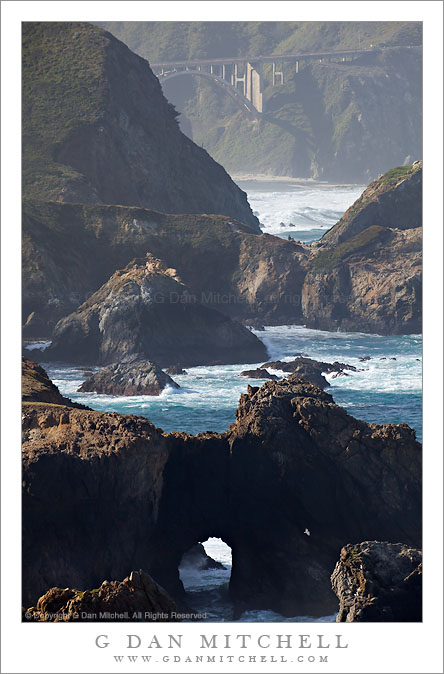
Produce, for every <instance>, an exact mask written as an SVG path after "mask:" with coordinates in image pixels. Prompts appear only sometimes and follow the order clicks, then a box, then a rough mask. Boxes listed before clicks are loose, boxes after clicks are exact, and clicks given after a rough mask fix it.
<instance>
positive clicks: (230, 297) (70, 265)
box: [23, 162, 422, 362]
mask: <svg viewBox="0 0 444 674" xmlns="http://www.w3.org/2000/svg"><path fill="white" fill-rule="evenodd" d="M404 169H405V170H404ZM421 175H422V171H421V162H419V163H417V164H416V165H413V166H412V167H401V169H400V170H399V171H398V170H396V171H395V172H394V173H393V172H388V174H385V176H382V177H380V178H379V179H378V181H376V183H374V184H373V185H372V186H371V190H370V192H371V194H370V196H369V197H368V199H367V197H366V198H365V199H363V198H361V199H359V200H358V201H357V202H356V204H354V205H353V206H352V207H351V208H350V209H349V210H348V211H347V213H346V214H345V215H344V218H343V219H342V220H340V221H339V223H338V224H337V225H335V226H334V227H333V228H332V229H331V230H330V231H329V232H328V233H327V234H326V235H325V236H324V237H323V239H322V240H321V241H320V242H318V243H316V244H312V245H311V246H307V245H304V244H301V243H297V242H294V241H285V240H283V239H280V238H278V237H275V236H271V235H268V234H254V233H252V232H251V231H249V230H248V227H246V226H245V225H243V224H242V223H240V222H236V221H234V220H231V219H230V218H227V217H223V216H204V215H202V216H194V215H193V216H192V215H189V216H187V215H184V216H179V215H164V214H161V213H155V212H153V211H147V210H145V209H140V208H126V207H119V206H81V205H75V204H56V203H52V204H51V203H47V204H44V203H38V202H30V201H25V204H24V215H23V232H24V237H23V246H24V248H23V268H24V275H23V278H24V284H23V322H24V326H25V327H24V334H25V335H26V336H28V337H31V336H34V337H37V336H38V337H44V336H46V337H50V336H51V333H52V330H53V328H54V326H55V324H56V323H57V321H58V320H60V319H61V318H63V317H66V316H67V315H68V314H70V313H71V312H73V311H76V310H77V309H78V308H79V306H80V305H81V304H82V303H83V302H85V300H86V301H88V299H89V298H90V296H91V295H92V294H93V293H95V292H97V290H98V289H99V288H100V287H101V286H102V285H103V284H106V283H107V282H108V281H109V279H110V277H111V276H112V275H113V274H114V273H115V272H116V271H117V270H119V269H120V270H121V269H123V268H124V267H125V266H126V265H128V264H129V263H130V262H131V261H132V260H133V259H134V258H136V257H140V255H141V252H142V251H143V252H144V254H145V253H150V254H151V255H153V256H154V257H156V258H158V259H160V260H161V261H162V262H163V264H164V266H165V268H167V269H168V268H171V269H175V270H176V271H177V274H178V275H179V276H180V278H181V280H182V282H183V283H184V284H185V285H186V287H187V289H188V292H189V293H190V294H191V295H193V296H194V297H195V299H196V301H197V302H198V303H200V304H202V305H207V306H208V307H210V308H213V309H216V310H217V311H219V312H221V313H223V314H225V315H227V316H229V317H230V318H232V319H236V320H238V321H241V322H242V323H244V324H245V325H251V324H253V325H254V324H258V325H259V324H261V325H262V324H267V325H279V324H296V325H302V324H305V325H307V326H309V327H314V328H320V329H326V330H336V329H341V330H360V331H364V332H376V333H379V334H408V333H418V332H420V331H421V311H422V298H421V287H422V228H421V227H420V224H421V221H420V218H419V212H418V208H417V207H416V208H413V206H411V204H412V203H416V201H417V200H418V199H419V196H418V195H419V191H420V187H421ZM390 176H391V177H390ZM369 189H370V188H369ZM364 194H365V193H364ZM402 200H405V201H406V203H407V204H410V206H411V207H409V208H408V210H407V212H406V211H405V210H403V209H402V208H400V207H399V203H400V201H402ZM409 213H410V214H411V215H409ZM399 214H401V215H402V218H401V215H399ZM404 216H405V218H404ZM373 217H375V218H377V221H378V222H380V223H383V224H371V225H369V226H368V223H369V222H372V218H373ZM418 218H419V219H418ZM402 222H404V226H403V225H402ZM384 223H387V224H384ZM418 223H419V224H418ZM152 357H154V356H152ZM258 360H260V359H258ZM178 362H180V357H179V358H178ZM250 362H251V361H250Z"/></svg>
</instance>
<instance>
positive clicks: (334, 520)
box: [23, 377, 421, 616]
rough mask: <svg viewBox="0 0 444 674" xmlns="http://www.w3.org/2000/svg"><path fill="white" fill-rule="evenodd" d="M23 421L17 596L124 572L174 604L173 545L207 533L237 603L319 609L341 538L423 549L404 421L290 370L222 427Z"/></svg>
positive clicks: (69, 418)
mask: <svg viewBox="0 0 444 674" xmlns="http://www.w3.org/2000/svg"><path fill="white" fill-rule="evenodd" d="M23 429H24V431H23V432H24V442H23V596H24V603H25V605H28V606H29V605H32V604H34V603H35V602H36V601H37V599H38V597H40V596H41V595H42V594H43V593H44V592H45V591H46V590H47V589H48V588H50V587H54V586H58V587H80V588H95V587H97V586H98V584H100V583H101V582H102V580H103V578H104V577H105V578H119V577H120V578H121V577H122V576H124V575H125V574H128V573H129V571H130V570H131V569H134V568H136V569H137V568H144V569H146V570H147V571H148V572H149V573H150V574H151V575H152V577H153V578H154V579H155V580H156V582H158V583H159V584H160V585H162V587H165V589H166V590H167V591H168V592H169V593H171V594H172V596H173V597H174V598H175V599H176V600H183V597H184V594H183V587H182V584H181V582H180V579H179V574H178V566H179V564H180V561H181V559H182V556H183V554H184V553H185V552H186V551H188V550H189V549H190V548H191V547H192V546H193V545H194V544H195V543H197V542H199V541H203V540H207V538H209V537H211V536H215V537H218V538H221V539H222V540H224V541H225V542H226V543H227V544H228V545H229V546H230V547H231V548H232V551H233V568H232V575H231V583H230V592H231V595H232V597H233V600H234V602H235V607H236V612H237V613H239V612H240V611H242V610H243V609H247V608H270V609H273V610H276V611H278V612H280V613H282V614H284V615H288V616H291V615H304V614H305V615H326V614H328V613H329V612H331V613H333V612H334V611H335V610H336V607H337V602H336V599H335V596H334V594H333V593H332V592H331V591H330V575H331V572H332V569H333V568H334V565H335V563H336V561H337V559H338V555H339V552H340V550H341V548H342V547H343V545H344V544H345V542H346V541H350V540H361V541H362V540H372V539H373V540H376V539H379V540H403V541H405V542H406V544H408V545H411V546H419V545H420V541H421V447H420V445H419V444H418V443H417V442H416V440H415V436H414V432H413V431H412V430H411V429H410V428H409V427H408V426H406V425H403V424H400V425H398V426H392V425H384V426H377V425H374V424H366V423H365V422H363V421H359V420H357V419H354V418H353V417H350V416H349V415H348V414H347V413H346V412H345V410H343V409H342V408H340V407H338V406H337V405H335V403H334V402H333V400H332V398H331V396H329V395H328V394H326V393H325V392H323V391H322V390H320V389H319V388H317V387H315V386H313V385H312V384H310V383H308V382H304V381H303V380H301V379H298V378H296V377H290V378H289V379H287V380H284V381H280V382H267V383H266V384H264V385H263V386H262V387H261V388H258V387H249V391H248V394H245V395H243V396H241V399H240V404H239V408H238V410H237V414H236V421H235V423H234V424H233V425H232V426H231V427H230V429H229V430H228V432H227V433H225V434H222V435H220V434H216V433H205V434H200V435H198V436H187V435H185V434H183V433H173V434H168V435H165V434H163V433H162V432H161V431H160V430H159V429H156V428H154V426H153V425H152V424H150V423H149V422H148V421H147V420H146V419H142V418H137V417H134V416H127V417H125V416H121V415H118V414H104V413H99V412H93V411H81V410H75V409H70V410H67V408H63V407H49V408H44V407H42V406H37V407H32V406H28V407H27V408H26V409H25V411H24V421H23ZM54 504H57V507H54ZM306 531H308V532H309V533H310V535H308V534H307V533H306Z"/></svg>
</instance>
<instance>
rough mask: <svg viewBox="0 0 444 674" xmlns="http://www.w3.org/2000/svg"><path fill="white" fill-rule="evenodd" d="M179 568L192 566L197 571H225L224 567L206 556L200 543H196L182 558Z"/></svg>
mask: <svg viewBox="0 0 444 674" xmlns="http://www.w3.org/2000/svg"><path fill="white" fill-rule="evenodd" d="M180 565H181V566H192V567H194V568H196V569H198V570H199V571H207V570H208V569H225V567H224V565H223V564H221V563H220V562H217V561H216V560H215V559H213V558H212V557H210V555H207V553H206V551H205V548H204V546H203V545H202V543H196V545H193V547H192V548H190V549H189V550H188V551H187V552H186V553H185V554H184V556H183V557H182V561H181V564H180Z"/></svg>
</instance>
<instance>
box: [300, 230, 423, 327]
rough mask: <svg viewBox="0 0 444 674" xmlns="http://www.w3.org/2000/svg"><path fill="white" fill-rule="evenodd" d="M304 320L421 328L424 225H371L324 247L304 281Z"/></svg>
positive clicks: (328, 324) (318, 324)
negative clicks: (339, 241)
mask: <svg viewBox="0 0 444 674" xmlns="http://www.w3.org/2000/svg"><path fill="white" fill-rule="evenodd" d="M302 310H303V313H304V316H305V317H306V325H307V326H308V327H311V328H317V329H320V330H334V329H339V330H351V331H354V330H359V331H361V332H370V333H377V334H383V335H387V334H388V335H392V334H417V333H420V332H421V328H422V228H415V229H408V230H405V231H401V230H398V229H389V228H387V227H380V226H377V225H375V226H372V227H369V228H368V229H366V230H364V231H363V232H361V233H360V234H357V235H356V236H355V237H353V238H352V239H350V240H349V241H345V242H343V243H340V244H338V245H337V246H332V247H331V248H327V249H321V250H320V252H319V253H318V255H317V257H315V258H314V260H313V263H312V266H311V271H309V273H308V274H307V276H306V277H305V281H304V284H303V287H302Z"/></svg>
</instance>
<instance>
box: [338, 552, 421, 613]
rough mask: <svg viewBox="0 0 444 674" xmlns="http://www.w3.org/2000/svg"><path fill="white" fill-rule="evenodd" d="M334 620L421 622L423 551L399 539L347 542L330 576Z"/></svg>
mask: <svg viewBox="0 0 444 674" xmlns="http://www.w3.org/2000/svg"><path fill="white" fill-rule="evenodd" d="M331 581H332V588H333V590H334V592H335V593H336V595H337V597H338V599H339V614H338V616H337V618H336V621H337V622H421V620H422V552H421V551H420V550H416V549H415V548H411V547H409V546H407V545H404V544H402V543H381V542H379V541H366V542H364V543H359V544H357V545H346V546H345V547H343V548H342V550H341V556H340V559H339V561H338V563H337V564H336V567H335V570H334V572H333V574H332V577H331Z"/></svg>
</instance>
